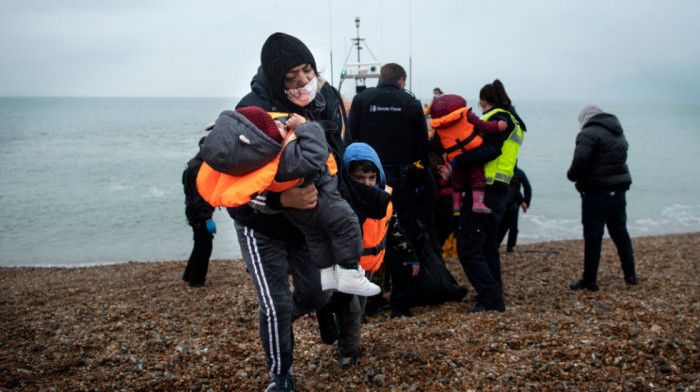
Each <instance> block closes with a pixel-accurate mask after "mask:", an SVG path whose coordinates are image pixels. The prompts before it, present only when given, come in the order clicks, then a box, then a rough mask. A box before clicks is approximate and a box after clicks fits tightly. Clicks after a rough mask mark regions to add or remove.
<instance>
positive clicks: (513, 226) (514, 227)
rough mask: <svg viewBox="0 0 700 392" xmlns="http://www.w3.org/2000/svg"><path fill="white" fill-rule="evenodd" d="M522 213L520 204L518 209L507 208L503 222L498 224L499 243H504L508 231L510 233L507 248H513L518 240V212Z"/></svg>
mask: <svg viewBox="0 0 700 392" xmlns="http://www.w3.org/2000/svg"><path fill="white" fill-rule="evenodd" d="M519 213H520V206H518V208H516V209H514V210H513V209H509V210H506V212H505V214H503V219H502V220H501V224H500V225H498V244H499V245H500V244H501V243H503V238H505V236H506V233H508V242H506V249H512V248H513V247H514V246H515V244H516V242H518V214H519Z"/></svg>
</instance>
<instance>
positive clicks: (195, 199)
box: [182, 137, 216, 287]
mask: <svg viewBox="0 0 700 392" xmlns="http://www.w3.org/2000/svg"><path fill="white" fill-rule="evenodd" d="M204 139H206V137H203V138H201V139H200V140H199V152H198V153H197V155H196V156H195V157H194V158H192V159H190V161H189V162H187V167H186V168H185V171H184V172H183V173H182V185H183V186H184V188H185V216H186V217H187V223H189V225H190V226H192V231H193V232H194V238H193V239H194V247H193V248H192V253H191V254H190V258H189V260H188V261H187V267H185V273H184V274H183V275H182V280H184V281H185V282H187V283H188V284H189V286H190V287H203V286H204V282H205V280H206V277H207V270H208V269H209V257H211V251H212V247H213V241H214V234H215V233H216V224H215V223H214V220H213V219H212V215H214V207H212V206H211V205H209V203H207V202H206V201H204V199H202V196H200V195H199V192H198V191H197V174H198V173H199V168H200V167H201V166H202V162H203V160H202V144H203V143H204Z"/></svg>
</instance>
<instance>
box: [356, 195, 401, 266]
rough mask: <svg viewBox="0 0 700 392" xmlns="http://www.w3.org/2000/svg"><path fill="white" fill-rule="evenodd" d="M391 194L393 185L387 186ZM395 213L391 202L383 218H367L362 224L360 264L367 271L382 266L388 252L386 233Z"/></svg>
mask: <svg viewBox="0 0 700 392" xmlns="http://www.w3.org/2000/svg"><path fill="white" fill-rule="evenodd" d="M386 190H387V192H389V194H391V191H392V189H391V187H390V186H388V185H387V186H386ZM393 213H394V207H393V205H392V204H391V202H389V205H388V207H387V209H386V215H385V216H384V217H383V218H382V219H370V218H367V219H365V222H364V223H363V224H362V248H363V249H362V257H360V262H359V264H360V266H361V267H362V268H363V269H364V270H365V271H367V272H375V271H377V270H378V269H379V267H381V266H382V262H384V255H385V254H386V234H387V232H388V231H389V220H391V215H392V214H393Z"/></svg>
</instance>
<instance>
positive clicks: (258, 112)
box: [236, 106, 284, 143]
mask: <svg viewBox="0 0 700 392" xmlns="http://www.w3.org/2000/svg"><path fill="white" fill-rule="evenodd" d="M236 112H237V113H239V114H241V115H243V117H245V118H247V119H248V121H250V122H252V123H253V125H255V126H256V127H258V129H259V130H261V131H262V132H263V133H264V134H265V135H267V136H269V137H270V139H272V140H274V141H276V142H277V143H282V141H283V140H284V138H282V135H281V134H280V131H279V129H277V124H275V121H274V120H273V119H272V117H271V116H270V115H269V114H267V112H266V111H264V110H263V109H260V108H259V107H257V106H248V107H245V108H241V109H237V110H236Z"/></svg>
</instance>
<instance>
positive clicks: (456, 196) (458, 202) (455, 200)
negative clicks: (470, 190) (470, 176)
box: [452, 191, 462, 216]
mask: <svg viewBox="0 0 700 392" xmlns="http://www.w3.org/2000/svg"><path fill="white" fill-rule="evenodd" d="M461 209H462V192H458V191H452V215H454V216H459V211H460V210H461Z"/></svg>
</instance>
